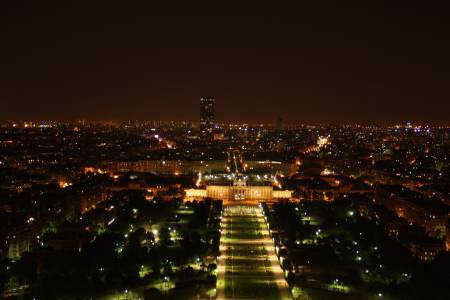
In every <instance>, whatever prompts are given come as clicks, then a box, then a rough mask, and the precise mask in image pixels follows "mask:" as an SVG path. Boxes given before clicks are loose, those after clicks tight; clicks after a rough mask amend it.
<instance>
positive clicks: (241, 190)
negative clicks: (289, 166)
mask: <svg viewBox="0 0 450 300" xmlns="http://www.w3.org/2000/svg"><path fill="white" fill-rule="evenodd" d="M245 178H246V176H238V177H236V178H234V177H233V179H231V180H226V181H211V182H210V183H208V185H206V188H204V189H187V190H185V192H186V200H191V199H196V198H213V199H221V200H224V201H231V202H234V201H236V202H238V201H260V200H265V201H272V200H276V199H291V197H292V191H289V190H274V188H273V186H272V183H271V182H269V181H264V180H262V181H256V180H249V181H247V180H246V179H245Z"/></svg>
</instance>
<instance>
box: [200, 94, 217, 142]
mask: <svg viewBox="0 0 450 300" xmlns="http://www.w3.org/2000/svg"><path fill="white" fill-rule="evenodd" d="M214 124H215V100H214V97H202V98H200V131H201V134H202V136H209V137H212V134H213V130H214Z"/></svg>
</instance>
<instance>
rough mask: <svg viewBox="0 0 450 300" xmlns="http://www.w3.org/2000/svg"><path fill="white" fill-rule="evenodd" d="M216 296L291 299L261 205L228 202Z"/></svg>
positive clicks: (224, 217)
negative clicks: (230, 203)
mask: <svg viewBox="0 0 450 300" xmlns="http://www.w3.org/2000/svg"><path fill="white" fill-rule="evenodd" d="M220 250H221V254H222V255H221V257H220V260H219V267H218V268H219V273H218V283H217V286H218V289H217V293H218V295H217V299H291V297H290V294H289V290H288V286H287V283H286V280H285V278H284V275H283V271H282V269H281V267H280V266H279V263H278V259H277V256H276V255H275V250H274V246H273V243H272V240H271V239H270V238H269V232H268V230H267V228H266V225H265V223H264V218H263V215H262V211H261V209H260V208H259V207H258V206H228V207H226V208H225V209H224V214H223V218H222V239H221V243H220Z"/></svg>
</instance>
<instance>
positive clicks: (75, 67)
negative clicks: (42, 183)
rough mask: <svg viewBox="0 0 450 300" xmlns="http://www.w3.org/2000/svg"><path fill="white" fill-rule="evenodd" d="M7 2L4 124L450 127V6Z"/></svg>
mask: <svg viewBox="0 0 450 300" xmlns="http://www.w3.org/2000/svg"><path fill="white" fill-rule="evenodd" d="M1 2H2V3H1V4H0V18H1V19H0V25H1V26H0V39H1V40H0V41H1V42H0V43H1V44H0V45H1V47H0V68H1V69H0V76H1V78H0V104H1V109H0V119H3V120H4V119H57V120H64V119H70V120H74V119H78V118H86V119H92V120H116V121H119V120H127V119H141V120H151V119H163V120H197V119H198V114H199V112H198V111H199V108H198V106H199V98H200V97H201V96H203V95H213V96H215V98H216V102H217V118H218V119H219V120H221V121H247V122H275V120H276V119H277V118H278V117H281V118H283V120H284V121H285V122H306V123H316V122H343V123H350V122H362V123H377V124H384V123H395V122H405V121H417V122H430V123H441V124H446V125H450V124H449V123H450V117H449V112H450V31H449V28H450V27H449V26H448V24H447V22H449V20H450V2H449V1H385V2H386V3H387V4H383V1H359V2H360V3H359V4H358V6H354V5H349V4H344V3H343V2H347V1H297V2H301V3H303V4H298V3H297V4H295V5H294V4H292V5H293V6H292V5H291V6H289V5H287V4H284V2H279V1H271V2H264V1H258V2H256V1H255V2H253V1H251V5H250V1H236V2H230V1H209V2H206V3H208V4H201V5H200V4H196V3H198V2H193V1H177V2H175V1H158V2H167V3H168V4H167V5H163V4H157V5H155V4H152V2H156V1H139V2H140V3H141V4H139V5H137V4H132V2H134V1H120V2H119V1H53V2H54V3H53V4H52V5H50V4H43V3H42V2H47V1H1ZM5 2H8V3H5ZM31 2H33V3H31ZM72 2H73V3H72ZM94 2H95V3H94ZM116 2H118V4H114V3H116ZM136 2H138V1H136ZM178 2H183V3H185V4H184V5H180V4H179V3H178ZM310 2H313V3H310ZM355 2H356V1H355ZM366 2H373V4H370V5H369V4H368V3H366ZM394 2H399V3H397V4H394ZM20 3H27V4H26V5H25V4H20ZM47 3H49V2H47ZM55 3H57V4H55ZM93 3H94V4H93ZM143 3H146V4H145V5H144V4H143ZM243 3H248V5H247V4H245V5H244V4H243ZM266 3H270V4H271V5H268V4H266ZM282 3H283V4H282ZM347 3H349V2H347ZM400 3H402V4H400ZM438 3H442V4H438Z"/></svg>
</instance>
